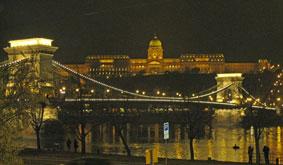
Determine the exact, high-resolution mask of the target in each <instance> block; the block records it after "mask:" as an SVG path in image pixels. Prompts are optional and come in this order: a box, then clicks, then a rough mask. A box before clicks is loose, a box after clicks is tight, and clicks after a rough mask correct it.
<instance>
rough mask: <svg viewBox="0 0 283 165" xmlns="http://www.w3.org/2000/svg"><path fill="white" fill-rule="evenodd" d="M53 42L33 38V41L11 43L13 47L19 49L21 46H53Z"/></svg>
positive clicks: (13, 41)
mask: <svg viewBox="0 0 283 165" xmlns="http://www.w3.org/2000/svg"><path fill="white" fill-rule="evenodd" d="M52 41H53V40H50V39H46V38H31V39H23V40H12V41H9V43H10V46H11V47H19V46H31V45H46V46H51V43H52Z"/></svg>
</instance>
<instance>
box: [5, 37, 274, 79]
mask: <svg viewBox="0 0 283 165" xmlns="http://www.w3.org/2000/svg"><path fill="white" fill-rule="evenodd" d="M51 41H52V40H50V39H43V38H32V39H25V40H15V41H10V43H11V47H10V48H5V51H6V52H7V53H8V56H9V59H10V60H11V58H15V57H21V55H20V53H18V54H19V55H18V56H16V55H14V54H15V50H17V52H19V51H20V52H23V53H28V52H25V51H26V50H28V49H27V48H29V49H30V48H32V45H35V46H36V47H34V48H37V49H38V48H40V51H41V54H42V55H41V56H40V57H42V58H43V57H44V58H45V57H53V53H54V52H55V51H56V49H57V47H52V46H51ZM15 48H17V49H15ZM43 48H44V49H43ZM41 49H42V50H41ZM42 51H43V52H42ZM16 54H17V53H16ZM14 60H15V59H14ZM66 66H67V67H70V68H71V69H74V70H76V71H79V72H80V73H82V74H86V75H89V76H92V77H112V76H120V77H122V76H134V75H136V74H144V75H154V74H164V73H166V72H174V71H177V72H187V71H196V72H197V73H204V74H205V73H257V72H259V71H260V70H263V69H270V63H269V62H268V61H267V60H266V59H259V60H258V62H255V63H227V62H225V58H224V55H223V54H182V55H180V57H179V58H164V56H163V48H162V43H161V41H160V40H159V39H158V38H157V36H156V35H154V37H153V39H152V40H151V41H150V42H149V46H148V54H147V58H146V59H131V58H130V57H129V56H128V55H90V56H87V57H86V59H85V63H84V64H68V65H66ZM62 74H64V73H62Z"/></svg>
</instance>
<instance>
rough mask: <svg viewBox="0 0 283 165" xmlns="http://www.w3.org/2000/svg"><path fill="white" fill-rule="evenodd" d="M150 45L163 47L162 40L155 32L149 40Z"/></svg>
mask: <svg viewBox="0 0 283 165" xmlns="http://www.w3.org/2000/svg"><path fill="white" fill-rule="evenodd" d="M149 47H162V44H161V41H160V40H159V39H158V38H157V36H156V34H154V37H153V39H152V40H151V41H150V42H149Z"/></svg>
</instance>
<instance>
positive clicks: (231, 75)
mask: <svg viewBox="0 0 283 165" xmlns="http://www.w3.org/2000/svg"><path fill="white" fill-rule="evenodd" d="M219 77H242V73H220V74H217V78H219Z"/></svg>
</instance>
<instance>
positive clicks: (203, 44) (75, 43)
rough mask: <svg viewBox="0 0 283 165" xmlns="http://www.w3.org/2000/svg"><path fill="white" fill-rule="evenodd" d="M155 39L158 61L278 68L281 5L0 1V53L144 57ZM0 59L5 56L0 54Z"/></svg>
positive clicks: (274, 1)
mask: <svg viewBox="0 0 283 165" xmlns="http://www.w3.org/2000/svg"><path fill="white" fill-rule="evenodd" d="M154 32H156V33H157V35H158V37H159V39H160V40H161V42H162V44H163V49H164V56H165V57H168V58H169V57H179V56H180V55H181V54H183V53H223V54H224V55H225V57H226V61H256V60H257V59H258V58H268V59H270V60H271V61H272V62H274V63H278V62H279V63H283V0H265V1H262V0H1V1H0V47H1V48H3V47H6V46H8V41H9V40H15V39H24V38H31V37H45V38H50V39H54V42H53V45H55V46H58V47H59V48H60V50H59V51H58V52H57V53H56V54H55V57H54V58H55V59H57V60H59V61H61V62H64V63H75V62H78V61H80V62H83V61H84V57H85V56H87V55H95V54H127V55H129V56H130V57H131V58H146V57H147V48H148V43H149V41H150V40H151V39H152V38H153V34H154ZM0 57H1V58H3V57H5V52H4V51H2V50H1V51H0Z"/></svg>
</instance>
